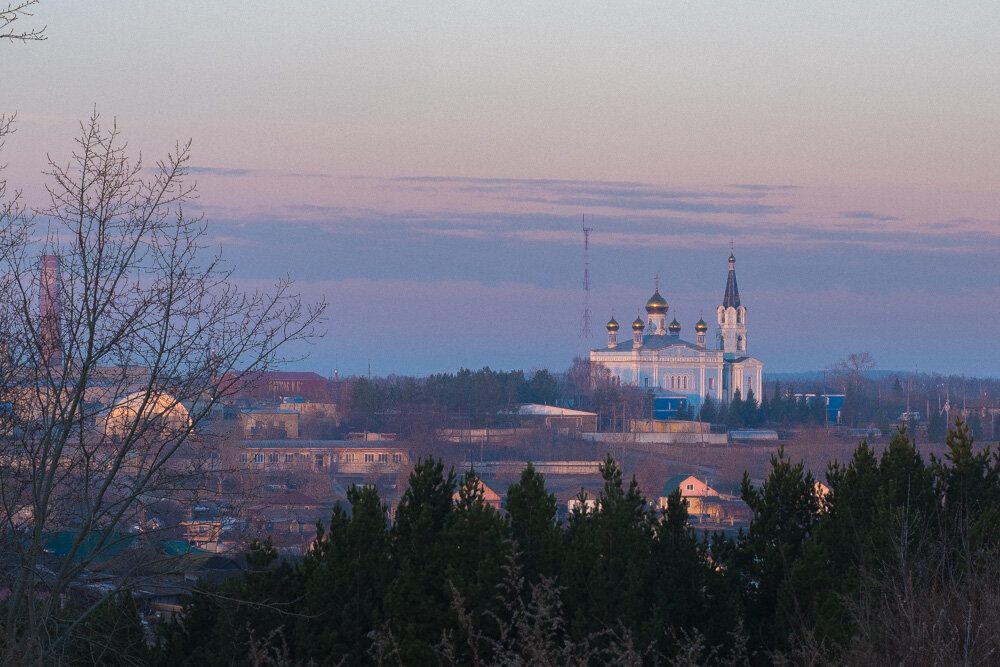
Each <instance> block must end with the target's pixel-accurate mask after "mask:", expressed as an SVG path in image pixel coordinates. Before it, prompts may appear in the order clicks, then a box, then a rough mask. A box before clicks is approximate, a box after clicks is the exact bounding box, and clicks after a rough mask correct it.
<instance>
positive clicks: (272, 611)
mask: <svg viewBox="0 0 1000 667" xmlns="http://www.w3.org/2000/svg"><path fill="white" fill-rule="evenodd" d="M771 466H772V467H771V472H770V474H769V475H768V477H767V478H766V479H765V481H764V482H763V484H762V485H761V486H755V485H754V484H753V483H752V482H751V481H750V479H749V478H747V477H746V476H745V477H744V480H743V483H742V488H741V495H742V498H743V500H744V501H745V502H746V503H747V504H748V505H749V507H750V508H751V510H752V512H753V519H752V522H751V523H750V526H749V528H748V529H747V530H745V531H742V532H740V534H739V535H737V536H736V537H725V536H723V535H721V534H715V535H707V534H703V535H701V536H699V535H697V534H696V533H695V531H694V530H693V529H692V528H691V527H690V525H689V524H688V522H687V507H686V503H685V501H684V500H683V499H682V498H681V496H680V493H679V491H675V492H674V493H673V494H672V495H670V496H669V498H667V501H666V504H665V507H664V508H662V509H660V508H658V507H656V506H654V504H652V503H650V502H648V500H647V499H646V498H645V497H644V496H643V495H642V493H641V491H640V489H639V487H638V485H637V483H636V482H635V480H634V479H633V480H632V481H631V482H630V483H626V482H625V481H624V479H623V475H622V471H621V469H620V468H619V467H618V465H617V464H616V463H615V462H614V461H613V460H611V459H610V458H609V459H608V460H606V461H605V462H604V464H603V465H602V468H601V470H602V474H603V476H604V488H603V490H602V492H601V493H600V494H599V495H598V497H597V498H596V499H595V500H596V503H594V504H593V505H592V506H588V505H587V504H581V505H578V506H577V507H576V508H575V509H574V510H573V511H572V512H571V513H570V514H569V515H568V518H567V519H566V521H565V522H564V523H559V522H557V520H556V503H555V498H554V496H553V495H552V494H551V493H549V492H548V491H547V490H546V488H545V484H544V479H543V477H542V476H541V475H540V474H538V473H537V472H536V471H534V470H533V469H532V468H531V467H530V466H529V467H527V468H526V469H525V471H524V473H523V475H522V477H521V479H520V480H519V482H517V483H515V484H514V485H512V486H511V487H510V489H509V492H508V495H507V499H506V513H503V514H502V513H500V512H498V511H496V510H494V509H492V508H490V507H489V506H488V505H487V504H486V503H485V502H484V499H483V495H482V489H481V487H480V486H479V485H478V482H477V479H476V477H475V476H474V474H472V473H469V474H466V475H465V476H464V477H463V478H461V479H458V478H456V476H455V474H454V473H453V472H446V471H445V470H444V468H443V466H442V464H441V463H440V462H439V461H435V460H425V461H422V462H420V463H419V464H418V465H417V466H416V467H415V469H414V471H413V474H412V475H411V477H410V486H409V488H408V489H407V491H406V492H405V494H404V495H403V497H402V500H401V502H400V504H399V506H398V508H397V510H396V514H395V519H394V521H392V522H391V523H390V522H388V521H387V515H386V508H385V506H383V505H382V503H381V501H380V500H379V498H378V496H377V495H376V493H375V491H374V490H372V489H370V488H359V487H355V488H353V489H351V491H350V493H349V497H348V504H349V509H348V507H347V506H340V505H338V506H337V507H336V508H335V509H334V511H333V515H332V517H331V520H330V523H329V525H328V526H324V527H321V531H320V534H319V537H318V539H317V542H316V545H315V547H314V549H313V550H312V551H311V552H310V553H309V554H308V555H307V556H306V557H305V558H304V560H302V562H300V563H297V564H290V563H287V562H284V561H279V560H278V559H277V557H276V553H275V552H274V550H273V548H272V547H270V545H269V544H268V543H266V542H265V543H262V544H256V545H255V546H254V548H253V549H251V552H250V554H249V556H248V564H249V567H248V569H247V571H246V572H245V574H243V575H242V576H240V577H237V578H233V579H229V580H227V581H225V582H223V583H221V584H218V585H214V586H203V587H201V588H200V589H199V590H198V591H196V592H195V593H194V595H193V596H192V597H191V599H190V600H189V602H188V603H187V604H186V606H185V609H184V612H183V613H182V614H181V615H180V616H179V617H178V618H177V619H176V620H174V621H172V622H170V623H167V624H165V625H164V626H162V628H161V631H160V635H159V638H158V643H157V644H156V646H155V647H153V648H152V649H150V651H151V659H152V660H153V661H154V662H155V661H159V662H161V663H163V664H167V663H169V664H204V663H208V664H217V663H218V664H253V663H254V661H255V660H258V664H260V663H259V659H261V656H264V657H266V658H267V659H268V660H272V661H274V662H285V663H287V664H308V663H309V662H310V661H312V662H316V663H323V664H327V663H332V664H338V663H343V664H366V663H372V664H374V663H378V664H382V663H392V664H407V665H409V664H491V665H492V664H528V663H530V664H640V663H642V664H718V665H723V664H770V663H773V662H782V661H784V662H793V663H805V662H811V663H813V664H889V663H896V664H899V663H904V664H924V663H929V662H943V663H946V664H950V663H958V662H961V663H963V664H969V663H972V662H979V661H982V660H985V659H988V657H989V656H991V655H995V654H996V651H998V650H1000V614H998V613H997V612H1000V596H998V595H997V593H998V591H997V584H996V582H997V581H1000V564H998V559H997V555H998V551H1000V458H998V454H997V452H996V451H994V450H992V449H991V448H986V449H978V450H977V449H974V447H973V441H972V438H971V437H970V436H969V433H968V429H967V426H966V425H965V424H964V423H962V422H960V421H959V422H957V423H956V425H955V428H954V429H952V430H951V431H950V432H949V434H948V453H947V454H946V456H945V457H944V458H943V459H937V458H935V457H933V456H932V457H931V458H930V459H929V460H924V458H923V457H922V455H921V454H920V453H919V451H917V449H916V448H915V447H914V444H913V441H912V440H911V439H910V438H909V437H908V436H907V434H906V432H905V431H903V430H900V431H899V432H898V433H897V434H896V436H895V437H894V438H893V439H892V441H891V442H890V443H889V444H888V446H887V447H886V448H885V450H884V451H883V452H882V453H881V454H880V455H879V454H877V453H876V452H875V450H873V449H872V448H871V447H870V446H869V445H868V444H867V443H866V442H864V441H862V442H861V443H860V444H859V445H858V447H857V449H856V450H855V452H854V454H853V456H852V458H851V459H850V460H849V461H847V462H844V463H838V462H833V463H831V464H830V467H829V469H828V471H827V474H826V477H825V479H826V485H827V486H828V490H826V489H823V488H822V487H820V486H818V485H817V483H816V480H815V479H814V478H813V476H812V475H811V474H810V472H809V471H807V470H805V469H804V467H803V465H802V464H801V463H793V462H791V461H790V460H789V459H788V458H787V457H786V456H785V455H784V453H783V451H782V450H780V449H779V450H778V451H777V453H775V454H774V455H773V456H772V459H771ZM456 490H457V500H455V499H453V495H454V494H455V493H456ZM255 656H256V658H255Z"/></svg>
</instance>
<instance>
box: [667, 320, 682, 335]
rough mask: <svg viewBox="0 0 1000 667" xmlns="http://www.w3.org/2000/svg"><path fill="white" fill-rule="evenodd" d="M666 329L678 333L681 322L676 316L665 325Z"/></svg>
mask: <svg viewBox="0 0 1000 667" xmlns="http://www.w3.org/2000/svg"><path fill="white" fill-rule="evenodd" d="M667 329H669V330H670V333H672V334H674V335H675V336H676V335H677V334H679V333H680V332H681V323H680V322H678V321H677V318H676V317H675V318H674V321H673V322H671V323H670V325H669V326H667Z"/></svg>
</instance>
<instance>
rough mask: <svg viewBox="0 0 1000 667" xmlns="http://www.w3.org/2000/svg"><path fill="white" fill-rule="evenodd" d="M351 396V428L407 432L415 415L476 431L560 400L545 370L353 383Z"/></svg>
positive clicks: (556, 384) (465, 372)
mask: <svg viewBox="0 0 1000 667" xmlns="http://www.w3.org/2000/svg"><path fill="white" fill-rule="evenodd" d="M352 382H353V385H352V387H351V391H350V394H349V397H350V406H349V408H348V410H347V426H348V427H349V428H353V429H364V430H380V429H384V428H392V429H394V430H406V429H408V428H411V427H412V424H411V423H410V422H411V421H412V417H413V415H415V414H420V415H421V416H422V417H424V418H426V417H427V416H436V417H438V418H439V421H440V422H441V424H442V425H445V424H448V423H449V422H451V423H455V424H460V425H461V426H472V427H476V428H481V427H488V426H494V425H496V424H498V423H505V424H506V423H507V422H509V421H511V419H512V418H511V416H510V412H511V410H512V409H513V408H515V407H516V406H517V405H518V404H521V403H541V404H546V405H552V404H554V403H555V402H556V401H557V400H558V399H559V398H560V396H561V391H560V387H559V382H558V380H557V379H556V377H555V376H554V375H553V374H552V373H550V372H549V371H548V370H546V369H541V370H537V371H535V372H534V373H533V374H531V376H530V377H529V376H528V375H526V374H525V372H524V371H523V370H513V371H499V370H493V369H491V368H489V367H484V368H481V369H480V370H477V371H473V370H469V369H467V368H463V369H461V370H459V371H458V372H457V373H435V374H433V375H429V376H427V377H426V378H414V377H398V376H391V377H387V378H355V379H354V380H352Z"/></svg>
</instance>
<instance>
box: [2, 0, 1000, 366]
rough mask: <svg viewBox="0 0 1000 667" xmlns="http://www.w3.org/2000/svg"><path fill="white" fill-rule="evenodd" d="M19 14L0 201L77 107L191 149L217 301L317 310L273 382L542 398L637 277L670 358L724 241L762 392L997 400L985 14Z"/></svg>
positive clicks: (886, 5)
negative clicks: (837, 372)
mask: <svg viewBox="0 0 1000 667" xmlns="http://www.w3.org/2000/svg"><path fill="white" fill-rule="evenodd" d="M35 17H36V20H37V22H38V23H40V24H45V25H47V26H48V29H47V35H48V38H49V42H48V44H46V45H45V47H44V48H34V47H31V46H30V45H15V46H14V47H12V48H9V49H7V51H6V52H5V54H4V84H3V90H4V98H5V99H8V100H10V101H12V103H13V104H15V105H16V109H17V112H18V119H17V132H16V134H14V135H12V136H10V137H9V138H8V140H7V146H6V149H5V152H4V161H5V162H6V163H7V164H8V169H7V171H6V172H5V173H6V177H7V178H8V179H9V180H10V181H11V182H12V183H17V184H18V185H19V187H23V188H24V196H25V201H26V202H27V203H28V204H29V205H37V206H40V205H42V204H44V190H43V185H42V184H43V182H44V181H43V176H42V175H41V172H42V171H43V169H44V167H45V164H44V157H45V152H46V151H48V153H49V154H50V155H51V156H52V157H53V158H55V159H56V160H57V161H60V160H66V159H68V147H69V146H70V142H71V140H72V138H73V137H74V136H75V135H76V134H77V131H78V121H79V119H80V118H83V117H86V116H87V115H88V114H89V113H90V112H91V110H92V109H94V108H95V107H96V109H97V110H98V111H99V112H101V113H103V114H105V116H106V118H108V119H110V117H112V116H113V117H114V118H116V119H117V122H118V124H119V126H120V128H121V129H122V131H123V133H124V135H125V136H126V137H127V138H128V140H129V142H130V147H131V148H134V149H141V150H143V151H144V152H145V154H148V155H160V154H162V153H163V152H164V151H165V150H167V149H169V148H171V147H172V146H173V142H174V140H175V139H186V138H187V137H190V138H192V139H193V156H194V162H193V164H195V165H196V166H195V168H194V169H193V170H192V171H193V174H194V175H195V177H196V178H197V181H198V185H199V192H200V198H199V199H198V200H197V201H196V202H195V206H194V212H201V213H204V214H205V216H206V219H207V220H208V222H209V232H210V235H211V239H212V241H213V242H214V243H216V244H218V245H219V246H221V247H222V248H223V250H224V254H225V256H226V258H227V260H229V261H230V262H232V263H233V264H234V265H235V267H236V276H237V277H238V278H239V279H240V280H241V281H243V282H244V283H245V284H247V285H253V284H256V283H258V282H260V283H269V282H271V281H272V280H273V279H274V278H275V277H277V276H283V275H285V274H290V275H292V276H293V277H294V278H295V279H296V280H297V281H298V283H299V285H300V287H301V290H302V291H303V292H304V293H305V294H306V296H307V297H310V296H311V297H318V296H320V295H323V294H325V295H326V296H327V298H328V300H329V301H330V304H331V307H330V309H329V311H328V315H329V320H328V330H329V333H328V335H327V336H326V338H325V339H324V340H322V341H321V342H319V343H318V344H317V345H315V346H313V347H310V348H308V349H307V350H306V351H308V352H309V353H310V355H311V358H310V359H309V360H308V361H306V362H304V364H303V365H302V368H309V369H315V370H319V371H321V372H323V373H324V374H327V373H332V371H333V370H334V369H337V370H339V372H340V374H341V375H349V374H363V373H366V372H367V369H368V368H369V365H370V368H371V370H372V372H373V373H377V374H379V375H384V374H388V373H407V374H426V373H430V372H436V371H440V370H453V369H456V368H458V367H461V366H468V367H475V368H478V367H481V366H485V365H489V366H491V367H494V368H519V367H525V368H542V367H550V368H553V369H564V368H566V367H568V365H569V363H570V360H571V359H572V358H573V356H574V355H580V354H582V353H584V352H585V351H586V349H588V347H600V346H601V345H602V330H601V324H603V322H604V321H606V320H607V318H608V317H609V316H610V315H611V312H612V309H614V312H615V313H617V314H619V315H620V316H621V317H631V316H632V315H631V313H632V312H633V311H634V310H635V309H636V308H638V307H640V306H641V305H642V304H643V303H644V302H645V299H646V298H647V297H648V295H649V293H650V291H651V288H652V286H653V277H654V275H657V274H659V275H660V277H661V291H662V292H663V295H664V296H665V297H666V299H667V300H668V301H669V303H670V305H671V308H672V310H671V313H676V314H677V315H678V319H679V320H680V321H681V323H682V324H683V325H684V327H685V331H686V332H690V330H691V327H693V325H694V322H695V321H696V320H697V319H698V317H699V314H700V313H701V312H702V311H704V312H705V313H709V314H710V313H711V312H712V310H713V309H714V308H715V307H716V306H717V305H718V304H719V302H720V299H721V296H722V290H723V287H724V284H725V275H726V257H727V256H728V253H729V249H730V241H733V242H734V244H735V249H736V256H737V258H738V261H739V271H740V280H741V287H742V291H743V296H744V300H745V303H746V304H747V305H748V307H749V309H750V315H749V318H750V320H749V324H750V327H751V329H752V331H753V351H754V355H755V356H757V357H758V358H760V359H763V360H764V361H765V362H766V364H767V370H768V371H769V372H778V371H797V370H807V369H816V368H821V367H824V366H826V365H828V364H829V363H831V362H832V361H833V360H835V359H838V358H841V357H843V356H844V355H845V354H846V353H848V352H850V351H854V350H868V351H870V352H871V353H872V354H873V355H874V356H875V358H876V359H877V360H878V362H879V366H880V367H881V368H887V369H898V370H903V371H913V370H919V371H936V372H942V373H962V372H965V373H968V374H975V375H997V374H1000V363H998V361H997V360H996V356H995V355H993V354H992V347H993V344H994V343H995V334H994V332H995V331H996V330H997V327H998V326H1000V314H998V312H997V309H996V308H994V307H992V304H994V303H996V301H997V297H998V293H997V292H998V290H997V285H996V269H995V257H996V256H997V254H998V251H1000V243H998V229H1000V226H998V222H1000V220H998V217H1000V214H998V210H1000V206H998V204H1000V196H998V191H997V189H996V187H995V184H996V183H997V182H998V180H1000V161H998V160H997V158H996V156H997V155H998V154H1000V117H998V116H997V114H996V113H995V110H996V109H997V108H1000V86H998V85H997V82H996V68H995V65H996V63H997V62H1000V53H998V50H1000V46H998V45H997V42H996V39H995V35H996V34H997V32H998V30H1000V8H998V7H997V6H996V5H995V4H992V3H976V2H961V3H958V4H957V5H955V4H950V5H947V6H944V5H939V4H936V3H930V2H905V3H903V2H879V3H875V4H873V3H848V4H843V5H838V6H823V7H821V8H820V7H816V6H805V5H801V4H798V3H786V2H779V3H768V4H764V5H759V4H754V5H749V4H743V3H730V4H727V5H725V8H724V11H723V10H720V8H719V7H711V8H709V7H704V6H701V5H698V4H679V3H670V4H661V3H644V2H628V3H615V5H614V6H610V5H605V4H602V3H545V4H544V5H542V6H539V5H537V3H505V4H504V5H502V6H500V5H491V6H480V7H456V6H453V5H450V4H448V3H443V2H440V3H439V2H424V3H416V4H409V3H386V4H382V5H378V6H374V7H373V6H369V5H367V4H341V3H321V2H300V3H295V4H293V5H287V4H280V5H275V4H271V5H261V6H256V7H255V8H254V11H252V12H249V11H245V8H244V7H243V5H241V4H240V3H234V2H218V3H210V4H196V5H177V4H175V3H162V4H153V5H148V4H143V5H135V4H133V3H127V2H111V3H102V9H101V10H100V11H95V10H94V8H93V7H92V6H90V5H84V4H80V3H71V2H67V1H59V0H52V1H51V2H45V3H43V4H42V5H40V6H38V7H37V8H36V12H35ZM112 17H113V19H112ZM53 90H58V91H59V94H58V95H52V91H53ZM8 106H9V105H8ZM188 210H189V212H191V208H190V207H189V209H188ZM582 214H586V215H587V220H588V226H589V225H593V226H594V227H595V231H594V233H593V234H592V237H591V270H590V275H591V283H592V292H591V298H590V305H591V310H592V312H593V314H594V322H595V328H594V331H595V334H594V337H593V338H591V339H590V340H589V341H588V340H585V339H583V338H582V337H581V335H580V319H581V314H582V311H583V307H584V300H583V291H582V287H581V285H582V271H583V236H582V233H581V232H580V216H581V215H582Z"/></svg>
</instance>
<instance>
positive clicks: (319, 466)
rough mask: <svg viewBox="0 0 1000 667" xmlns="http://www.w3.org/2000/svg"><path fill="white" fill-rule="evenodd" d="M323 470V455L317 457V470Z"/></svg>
mask: <svg viewBox="0 0 1000 667" xmlns="http://www.w3.org/2000/svg"><path fill="white" fill-rule="evenodd" d="M322 468H323V455H322V454H317V455H316V469H317V470H320V469H322Z"/></svg>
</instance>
